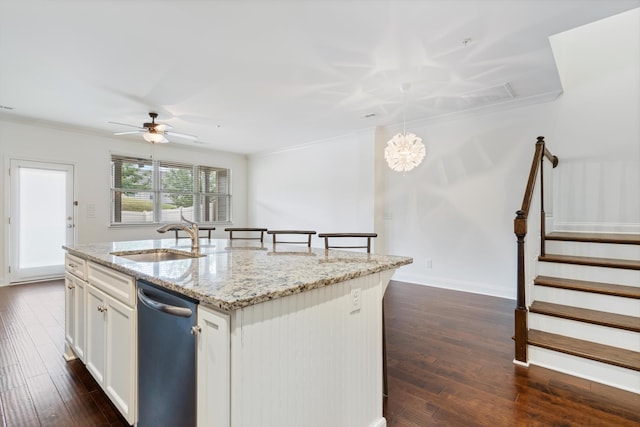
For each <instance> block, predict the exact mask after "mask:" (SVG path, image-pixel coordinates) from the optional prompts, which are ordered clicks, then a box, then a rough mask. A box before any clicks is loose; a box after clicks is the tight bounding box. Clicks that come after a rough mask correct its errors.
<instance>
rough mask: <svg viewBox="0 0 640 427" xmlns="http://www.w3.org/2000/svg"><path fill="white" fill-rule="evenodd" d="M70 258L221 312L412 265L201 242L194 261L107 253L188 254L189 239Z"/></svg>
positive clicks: (293, 248) (91, 247)
mask: <svg viewBox="0 0 640 427" xmlns="http://www.w3.org/2000/svg"><path fill="white" fill-rule="evenodd" d="M63 248H64V249H66V250H67V251H68V252H69V253H70V254H72V255H76V256H78V257H80V258H84V259H86V260H89V261H94V262H97V263H99V264H102V265H105V266H107V267H110V268H113V269H114V270H118V271H121V272H123V273H126V274H129V275H132V276H134V277H135V278H136V279H144V280H147V281H149V282H151V283H154V284H156V285H160V286H163V287H165V288H168V289H171V290H174V291H176V292H178V293H181V294H183V295H186V296H189V297H192V298H194V299H197V300H199V301H200V302H201V303H205V304H209V305H212V306H214V307H218V308H220V309H223V310H235V309H238V308H242V307H246V306H249V305H253V304H258V303H260V302H263V301H268V300H271V299H275V298H279V297H283V296H286V295H291V294H295V293H298V292H304V291H306V290H309V289H314V288H319V287H323V286H327V285H331V284H334V283H339V282H343V281H345V280H350V279H354V278H356V277H360V276H366V275H369V274H373V273H377V272H379V271H384V270H390V269H395V268H398V267H401V266H403V265H407V264H411V263H412V262H413V259H412V258H409V257H401V256H390V255H376V254H367V253H362V252H353V251H341V250H333V249H331V250H326V249H324V248H322V249H319V248H307V247H306V246H301V245H283V244H280V243H278V244H277V246H276V247H275V250H274V246H273V244H271V243H264V244H263V243H260V242H259V241H251V240H227V239H200V253H201V254H203V255H205V256H203V257H199V258H187V259H183V260H175V261H161V262H137V261H131V260H128V259H126V258H122V257H119V256H115V255H112V254H111V252H121V251H141V252H143V251H145V250H150V249H162V250H166V251H172V250H179V251H186V252H188V251H190V249H191V240H189V239H157V240H136V241H126V242H108V243H94V244H84V245H75V246H64V247H63Z"/></svg>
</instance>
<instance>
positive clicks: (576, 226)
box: [547, 221, 640, 234]
mask: <svg viewBox="0 0 640 427" xmlns="http://www.w3.org/2000/svg"><path fill="white" fill-rule="evenodd" d="M549 230H553V231H575V232H583V233H594V232H597V233H625V234H640V223H614V222H572V221H554V223H553V228H547V232H548V231H549Z"/></svg>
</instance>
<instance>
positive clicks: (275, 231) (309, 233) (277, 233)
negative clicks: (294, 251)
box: [267, 230, 316, 248]
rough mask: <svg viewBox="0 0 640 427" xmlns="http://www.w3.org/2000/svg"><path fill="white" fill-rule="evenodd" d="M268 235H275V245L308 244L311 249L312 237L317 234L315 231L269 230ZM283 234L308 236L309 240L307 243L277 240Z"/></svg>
mask: <svg viewBox="0 0 640 427" xmlns="http://www.w3.org/2000/svg"><path fill="white" fill-rule="evenodd" d="M267 234H271V235H273V244H274V245H275V244H276V243H295V244H304V243H306V244H307V247H308V248H310V247H311V236H312V235H314V234H316V232H315V231H313V230H269V231H267ZM281 234H305V235H306V236H307V240H306V241H300V240H295V241H292V242H290V241H289V242H287V241H284V240H276V236H279V235H281Z"/></svg>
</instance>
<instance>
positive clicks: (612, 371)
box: [527, 345, 640, 394]
mask: <svg viewBox="0 0 640 427" xmlns="http://www.w3.org/2000/svg"><path fill="white" fill-rule="evenodd" d="M527 351H528V354H529V363H530V364H532V365H537V366H542V367H544V368H548V369H552V370H554V371H559V372H564V373H566V374H569V375H574V376H576V377H580V378H585V379H588V380H591V381H595V382H598V383H602V384H606V385H610V386H612V387H616V388H620V389H623V390H627V391H630V392H633V393H638V394H640V372H638V371H633V370H631V369H625V368H620V367H618V366H613V365H608V364H606V363H601V362H596V361H594V360H589V359H583V358H581V357H576V356H572V355H569V354H565V353H560V352H557V351H553V350H548V349H546V348H540V347H536V346H532V345H530V346H528V349H527Z"/></svg>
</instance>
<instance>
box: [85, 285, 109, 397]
mask: <svg viewBox="0 0 640 427" xmlns="http://www.w3.org/2000/svg"><path fill="white" fill-rule="evenodd" d="M106 309H107V295H105V294H104V293H102V292H100V291H99V290H97V289H96V288H94V287H93V286H87V313H86V319H87V331H86V333H87V342H86V365H87V370H88V371H89V372H90V373H91V375H93V377H94V378H95V379H96V381H97V382H98V384H100V385H101V386H102V387H104V372H105V354H106V335H107V321H106V317H107V314H106V313H107V310H106Z"/></svg>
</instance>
